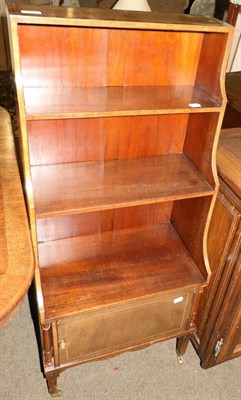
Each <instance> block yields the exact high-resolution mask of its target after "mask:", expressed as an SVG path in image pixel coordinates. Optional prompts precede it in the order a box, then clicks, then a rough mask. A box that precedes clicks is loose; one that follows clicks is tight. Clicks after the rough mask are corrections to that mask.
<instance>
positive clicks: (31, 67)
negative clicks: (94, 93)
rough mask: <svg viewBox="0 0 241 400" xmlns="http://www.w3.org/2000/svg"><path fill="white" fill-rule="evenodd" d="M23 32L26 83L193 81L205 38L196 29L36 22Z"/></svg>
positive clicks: (20, 31) (20, 30)
mask: <svg viewBox="0 0 241 400" xmlns="http://www.w3.org/2000/svg"><path fill="white" fill-rule="evenodd" d="M18 34H19V45H20V53H21V69H22V78H23V86H24V87H81V86H92V87H94V86H138V85H193V84H194V82H195V78H196V70H197V65H198V59H199V56H200V51H201V45H202V39H203V34H202V33H197V32H194V33H190V32H169V31H164V32H162V31H160V32H158V31H147V30H143V31H140V30H128V29H105V28H101V29H100V28H76V27H68V28H65V27H61V26H37V25H26V26H25V25H19V26H18ZM36 38H38V40H36ZM117 50H118V51H117Z"/></svg>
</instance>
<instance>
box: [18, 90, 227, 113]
mask: <svg viewBox="0 0 241 400" xmlns="http://www.w3.org/2000/svg"><path fill="white" fill-rule="evenodd" d="M24 97H25V104H26V118H27V120H39V119H59V118H61V119H62V118H66V119H67V118H91V117H111V116H128V115H152V114H177V113H200V112H218V111H220V107H221V106H220V105H219V104H217V103H216V102H215V101H214V100H212V99H211V98H210V97H209V96H208V95H206V94H205V93H204V92H203V91H202V90H200V89H198V88H197V87H194V86H191V85H179V86H175V85H172V86H112V87H78V88H76V87H71V88H70V87H68V88H53V87H51V88H50V87H48V88H25V89H24Z"/></svg>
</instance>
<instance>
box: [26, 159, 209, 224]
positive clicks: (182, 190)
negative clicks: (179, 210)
mask: <svg viewBox="0 0 241 400" xmlns="http://www.w3.org/2000/svg"><path fill="white" fill-rule="evenodd" d="M31 173H32V181H33V192H34V200H35V207H36V216H37V218H47V217H50V216H54V215H55V216H57V215H64V214H77V213H79V212H88V211H97V210H105V209H111V208H118V207H126V206H128V205H130V206H131V205H132V206H134V205H141V204H151V203H158V202H164V201H168V200H169V201H172V200H175V199H182V198H191V197H197V196H209V195H211V194H212V193H213V190H212V188H211V187H210V186H209V185H208V184H207V183H206V181H205V180H204V179H203V178H202V177H201V175H200V174H199V173H198V171H197V170H196V169H195V168H193V166H192V164H191V163H190V162H189V161H188V160H187V159H186V158H185V156H184V155H182V154H167V155H162V156H157V157H146V158H133V159H122V160H113V161H112V160H111V161H106V162H88V163H70V164H55V165H46V166H40V167H37V166H36V167H32V169H31Z"/></svg>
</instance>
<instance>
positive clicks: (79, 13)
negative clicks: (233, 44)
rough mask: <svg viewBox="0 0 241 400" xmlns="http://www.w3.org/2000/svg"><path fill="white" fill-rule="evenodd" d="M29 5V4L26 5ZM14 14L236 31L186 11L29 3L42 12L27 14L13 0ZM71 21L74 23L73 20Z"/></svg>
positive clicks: (61, 21)
mask: <svg viewBox="0 0 241 400" xmlns="http://www.w3.org/2000/svg"><path fill="white" fill-rule="evenodd" d="M24 8H25V9H26V7H24ZM8 9H9V13H10V18H11V20H12V21H15V22H16V23H18V22H20V23H24V24H34V23H35V22H38V24H41V25H44V24H47V25H48V24H49V25H51V24H53V25H65V26H68V27H69V26H70V25H71V26H92V27H105V28H106V27H110V28H112V27H113V28H116V27H119V28H129V29H130V28H132V29H138V28H139V29H152V30H170V29H171V30H175V31H185V32H225V33H227V31H232V28H230V26H229V25H227V24H226V23H225V22H223V21H219V20H217V19H214V18H205V17H203V16H191V17H190V16H189V15H184V14H169V13H155V12H153V13H146V12H135V11H115V10H101V9H93V8H91V9H88V8H78V7H76V8H73V9H72V10H71V12H69V10H68V8H66V7H58V8H55V7H54V8H53V7H50V6H44V7H43V6H42V7H41V6H34V5H31V4H28V7H27V10H30V11H38V13H39V12H40V13H41V14H34V13H32V14H31V15H29V14H27V13H26V14H24V13H23V12H21V11H24V10H23V6H22V4H18V3H15V4H14V3H12V4H9V6H8ZM70 22H71V24H70Z"/></svg>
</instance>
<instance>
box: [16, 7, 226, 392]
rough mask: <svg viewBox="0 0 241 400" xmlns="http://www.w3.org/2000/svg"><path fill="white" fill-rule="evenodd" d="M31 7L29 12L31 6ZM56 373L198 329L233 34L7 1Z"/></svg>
mask: <svg viewBox="0 0 241 400" xmlns="http://www.w3.org/2000/svg"><path fill="white" fill-rule="evenodd" d="M23 7H24V8H23ZM9 30H10V38H11V39H10V41H11V51H12V58H13V65H14V72H15V78H16V87H17V97H18V107H19V119H20V129H21V136H20V147H21V162H22V169H23V174H24V187H25V192H26V201H27V208H28V214H29V220H30V227H31V235H32V243H33V248H34V255H35V265H36V269H35V284H36V291H37V303H38V313H39V325H40V331H41V339H42V340H41V342H42V355H43V366H44V374H45V377H46V379H47V383H48V388H49V392H50V393H51V394H52V395H53V396H58V395H60V391H59V389H58V388H57V377H58V375H59V373H60V372H62V371H63V370H65V369H66V368H68V367H72V366H75V365H78V364H81V363H84V362H87V361H93V360H100V359H104V358H106V357H110V356H116V355H118V354H120V353H121V352H123V351H127V350H137V349H140V348H143V347H145V346H148V345H150V344H152V343H155V342H158V341H162V340H166V339H170V338H177V354H178V360H179V362H180V363H181V362H182V361H183V355H184V353H185V350H186V347H187V344H188V342H189V340H190V338H191V336H192V335H193V333H194V332H195V331H196V329H197V327H196V323H195V321H196V316H197V309H198V304H199V303H200V296H201V293H202V291H203V288H204V287H205V286H206V285H207V283H208V280H209V276H210V268H209V264H208V255H207V232H208V226H209V221H210V218H211V213H212V210H213V207H214V202H215V199H216V196H217V191H218V179H217V173H216V160H215V158H216V147H217V142H218V136H219V131H220V127H221V123H222V119H223V114H224V110H225V106H226V95H225V89H224V77H225V68H226V63H227V58H228V52H229V48H230V43H231V38H232V28H231V27H230V26H229V25H227V24H225V23H223V22H221V21H217V20H215V19H211V18H204V17H193V16H189V15H178V14H174V15H169V14H158V13H144V12H123V11H114V10H101V9H79V8H76V9H74V8H54V7H48V6H43V7H37V6H29V5H28V8H27V9H26V6H23V5H21V4H20V5H19V4H12V5H9Z"/></svg>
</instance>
